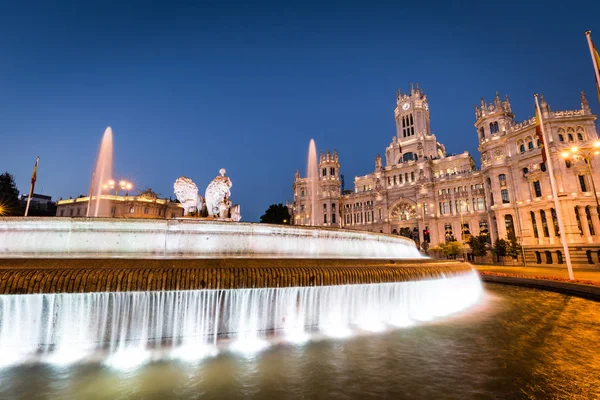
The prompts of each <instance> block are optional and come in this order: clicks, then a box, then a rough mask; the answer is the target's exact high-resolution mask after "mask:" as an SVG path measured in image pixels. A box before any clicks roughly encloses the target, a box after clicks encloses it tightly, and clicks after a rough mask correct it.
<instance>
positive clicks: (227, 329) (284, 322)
mask: <svg viewBox="0 0 600 400" xmlns="http://www.w3.org/2000/svg"><path fill="white" fill-rule="evenodd" d="M481 291H482V286H481V282H480V280H479V277H478V275H477V273H476V272H474V271H471V272H467V273H465V274H462V275H455V276H452V277H450V278H444V277H440V279H431V280H423V281H412V282H397V283H379V284H361V285H340V286H316V287H290V288H260V289H230V290H190V291H165V292H100V293H73V294H37V295H1V296H0V355H1V356H0V365H1V364H14V363H22V362H25V361H27V360H29V359H36V360H39V359H41V360H45V361H48V362H52V363H63V364H64V363H71V362H75V361H79V360H83V359H85V358H88V357H91V356H92V355H93V354H102V357H106V358H105V361H106V362H109V363H111V362H112V363H114V364H117V365H119V364H123V363H125V364H126V365H128V363H132V364H133V365H135V364H136V363H139V362H140V360H143V359H145V358H148V357H150V356H151V355H152V354H153V353H157V352H161V354H164V353H165V352H166V353H168V354H169V355H170V356H171V357H177V358H201V357H202V356H205V355H206V354H214V352H215V351H216V349H217V345H218V342H219V343H220V342H221V339H227V340H226V342H227V343H230V345H231V346H232V348H233V349H238V350H242V351H246V350H252V349H253V348H260V347H261V346H266V345H267V344H268V340H269V339H271V338H278V339H281V340H284V341H292V342H301V341H305V340H307V339H308V338H309V337H310V335H315V334H316V335H325V336H328V337H344V336H348V335H351V334H353V333H355V332H361V331H378V330H383V329H387V328H389V327H394V326H396V327H400V326H407V325H411V324H415V323H418V322H421V321H429V320H431V319H434V318H437V317H442V316H445V315H449V314H452V313H455V312H457V311H460V310H462V309H464V308H466V307H468V306H470V305H472V304H474V303H475V302H476V301H477V299H478V298H479V296H480V294H481Z"/></svg>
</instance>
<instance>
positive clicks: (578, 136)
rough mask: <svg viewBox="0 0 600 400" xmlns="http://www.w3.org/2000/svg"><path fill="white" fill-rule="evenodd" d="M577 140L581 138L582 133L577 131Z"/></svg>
mask: <svg viewBox="0 0 600 400" xmlns="http://www.w3.org/2000/svg"><path fill="white" fill-rule="evenodd" d="M577 140H583V135H582V134H581V133H579V132H577Z"/></svg>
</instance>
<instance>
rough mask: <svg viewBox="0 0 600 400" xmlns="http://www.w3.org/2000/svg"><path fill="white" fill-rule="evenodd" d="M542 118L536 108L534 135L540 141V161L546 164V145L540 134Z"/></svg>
mask: <svg viewBox="0 0 600 400" xmlns="http://www.w3.org/2000/svg"><path fill="white" fill-rule="evenodd" d="M541 122H542V118H541V117H540V112H539V111H538V108H537V106H536V108H535V134H536V136H537V138H538V140H539V141H540V149H542V161H543V162H544V163H546V148H545V146H546V144H545V143H544V135H543V134H542V124H541Z"/></svg>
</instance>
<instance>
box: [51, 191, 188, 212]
mask: <svg viewBox="0 0 600 400" xmlns="http://www.w3.org/2000/svg"><path fill="white" fill-rule="evenodd" d="M101 198H102V199H103V200H106V201H109V202H110V203H109V204H110V215H111V216H112V217H114V218H179V217H183V207H182V206H181V204H180V203H179V202H177V201H171V200H170V199H161V198H159V197H158V195H157V194H156V193H154V192H153V191H152V190H151V189H148V190H146V191H145V192H143V193H140V194H139V195H138V196H117V195H109V194H103V195H102V197H101ZM89 200H90V198H89V197H87V196H80V197H78V198H76V199H65V200H59V201H58V203H57V209H56V216H57V217H85V216H86V215H87V208H88V203H89ZM94 201H95V198H94ZM92 204H94V203H93V202H92Z"/></svg>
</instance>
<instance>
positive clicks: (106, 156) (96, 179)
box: [87, 126, 113, 217]
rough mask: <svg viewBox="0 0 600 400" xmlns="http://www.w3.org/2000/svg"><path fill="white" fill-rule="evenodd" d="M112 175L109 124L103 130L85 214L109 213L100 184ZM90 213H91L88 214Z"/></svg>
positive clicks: (98, 215)
mask: <svg viewBox="0 0 600 400" xmlns="http://www.w3.org/2000/svg"><path fill="white" fill-rule="evenodd" d="M112 177H113V134H112V129H111V128H110V126H109V127H108V128H106V130H105V131H104V135H103V136H102V142H101V143H100V150H99V151H98V158H97V159H96V166H95V168H94V173H93V175H92V182H91V187H90V202H89V204H88V212H87V216H88V217H89V216H91V215H93V216H94V217H107V216H109V215H110V206H109V205H108V202H107V201H105V200H103V199H102V198H101V196H102V186H103V185H105V184H106V183H107V182H108V181H109V180H110V179H112ZM90 214H91V215H90Z"/></svg>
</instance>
